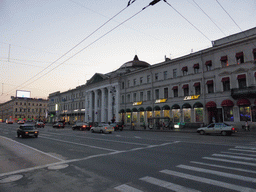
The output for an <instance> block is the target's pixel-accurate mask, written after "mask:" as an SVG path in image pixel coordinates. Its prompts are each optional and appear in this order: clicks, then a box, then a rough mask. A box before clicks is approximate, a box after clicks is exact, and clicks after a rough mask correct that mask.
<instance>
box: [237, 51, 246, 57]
mask: <svg viewBox="0 0 256 192" xmlns="http://www.w3.org/2000/svg"><path fill="white" fill-rule="evenodd" d="M243 55H244V53H243V52H239V53H236V57H242V56H243Z"/></svg>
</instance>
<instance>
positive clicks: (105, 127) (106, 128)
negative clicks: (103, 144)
mask: <svg viewBox="0 0 256 192" xmlns="http://www.w3.org/2000/svg"><path fill="white" fill-rule="evenodd" d="M113 131H115V129H114V127H112V126H111V125H109V124H99V125H98V126H95V127H92V128H91V132H92V133H94V132H99V133H112V132H113Z"/></svg>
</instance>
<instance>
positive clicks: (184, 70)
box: [181, 66, 188, 76]
mask: <svg viewBox="0 0 256 192" xmlns="http://www.w3.org/2000/svg"><path fill="white" fill-rule="evenodd" d="M181 70H182V74H183V76H186V75H187V74H188V67H187V66H185V67H182V69H181Z"/></svg>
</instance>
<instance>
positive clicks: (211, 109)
mask: <svg viewBox="0 0 256 192" xmlns="http://www.w3.org/2000/svg"><path fill="white" fill-rule="evenodd" d="M216 106H217V105H216V103H215V102H214V101H209V102H208V103H206V105H205V107H206V109H207V113H208V124H210V123H215V122H216V119H217V108H216Z"/></svg>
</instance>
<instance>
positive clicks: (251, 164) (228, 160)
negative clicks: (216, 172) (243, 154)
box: [203, 157, 256, 167]
mask: <svg viewBox="0 0 256 192" xmlns="http://www.w3.org/2000/svg"><path fill="white" fill-rule="evenodd" d="M203 159H208V160H213V161H222V162H227V163H229V164H230V163H235V164H241V165H249V166H254V167H256V163H248V162H244V161H233V160H230V159H219V158H213V157H203Z"/></svg>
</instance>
